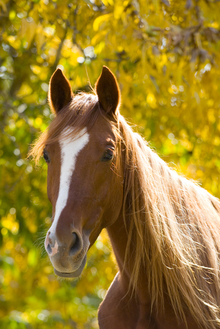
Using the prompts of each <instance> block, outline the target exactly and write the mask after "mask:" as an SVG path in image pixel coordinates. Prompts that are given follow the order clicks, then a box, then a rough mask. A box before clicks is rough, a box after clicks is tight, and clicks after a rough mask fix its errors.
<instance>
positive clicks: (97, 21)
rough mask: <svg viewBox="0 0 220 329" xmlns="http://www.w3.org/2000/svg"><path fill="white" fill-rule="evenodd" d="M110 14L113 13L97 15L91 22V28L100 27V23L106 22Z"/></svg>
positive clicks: (96, 28) (97, 28)
mask: <svg viewBox="0 0 220 329" xmlns="http://www.w3.org/2000/svg"><path fill="white" fill-rule="evenodd" d="M112 16H113V14H112V13H111V14H105V15H102V16H99V17H97V18H96V19H95V20H94V22H93V30H94V31H98V30H99V29H100V27H101V25H102V24H103V23H104V22H108V21H109V20H110V19H111V17H112Z"/></svg>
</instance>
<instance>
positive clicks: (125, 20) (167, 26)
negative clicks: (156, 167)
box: [0, 0, 220, 329]
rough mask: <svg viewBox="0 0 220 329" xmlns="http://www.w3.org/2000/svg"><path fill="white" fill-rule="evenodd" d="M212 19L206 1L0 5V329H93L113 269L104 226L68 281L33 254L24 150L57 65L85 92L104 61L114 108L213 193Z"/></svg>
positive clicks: (43, 122)
mask: <svg viewBox="0 0 220 329" xmlns="http://www.w3.org/2000/svg"><path fill="white" fill-rule="evenodd" d="M219 22H220V5H219V2H218V1H214V0H179V1H174V0H170V1H169V0H161V1H159V0H145V1H144V0H139V1H138V0H133V1H131V0H125V1H121V0H102V1H101V0H78V1H77V0H74V1H71V0H53V1H51V0H34V1H28V0H17V1H14V0H0V41H1V46H0V78H1V79H0V116H1V120H0V131H1V132H0V134H1V135H0V146H1V147H0V156H1V158H0V178H1V179H0V182H1V194H0V217H1V222H0V241H1V254H0V255H1V256H0V263H1V267H0V327H1V328H9V329H17V328H19V329H20V328H30V329H32V328H34V329H35V328H50V327H53V328H54V329H59V328H97V321H96V317H97V316H96V309H97V307H98V304H99V303H100V301H101V299H102V298H103V296H104V293H105V291H106V289H107V288H108V286H109V284H110V282H111V281H112V279H113V277H114V275H115V273H116V266H115V262H114V259H113V256H112V254H111V251H110V246H109V243H108V241H107V236H106V233H104V234H102V235H101V237H100V238H99V239H98V241H97V242H96V244H95V246H94V247H93V248H92V249H91V251H90V252H89V258H88V265H87V268H86V269H85V270H84V273H83V275H82V277H81V278H80V279H79V280H78V281H77V282H76V281H73V282H66V281H60V280H57V278H56V277H55V275H54V274H53V270H52V267H51V265H50V263H49V261H48V258H47V256H46V255H45V252H43V237H44V234H45V232H46V229H47V227H48V226H49V225H50V216H51V208H50V205H49V202H48V200H47V196H46V166H45V165H44V164H43V162H42V164H41V166H40V168H33V163H32V162H31V161H29V160H27V159H26V156H27V153H28V148H29V145H30V144H31V143H32V142H33V140H34V139H35V138H36V136H37V134H38V132H39V131H43V130H44V129H45V128H46V126H47V125H48V123H49V122H50V120H51V114H50V110H49V108H48V105H47V90H48V81H49V78H50V76H51V74H52V73H53V71H54V70H55V68H56V67H57V65H60V66H61V67H62V68H63V69H64V71H65V74H66V75H67V76H68V77H69V78H70V79H72V87H73V90H74V91H75V92H77V91H78V90H86V91H88V90H89V89H90V82H91V85H94V82H95V80H96V79H97V77H98V76H99V74H100V72H101V68H102V65H103V64H104V65H108V66H109V67H110V68H111V69H112V71H113V72H114V73H115V74H116V76H117V78H118V80H119V82H120V87H121V90H122V108H121V112H122V114H124V115H125V116H126V117H127V118H128V119H129V121H130V122H132V123H135V124H136V125H137V128H135V129H136V130H138V131H139V132H140V133H141V134H142V135H143V136H145V138H146V139H147V140H149V141H150V143H151V145H152V146H153V147H155V148H156V150H157V151H158V152H159V154H160V155H161V156H162V157H163V158H164V159H165V160H166V161H167V162H174V163H175V167H176V169H177V170H178V171H179V172H182V173H183V174H185V175H186V176H187V177H189V178H193V179H195V180H197V181H199V182H200V183H201V184H202V185H203V186H204V187H205V188H206V189H208V190H209V191H210V192H211V193H213V194H215V195H216V196H218V197H219V196H220V190H219V174H220V159H219V154H220V134H219V132H220V122H219V105H220V96H219V95H220V90H219V89H220V83H219V73H220V68H219V62H220V41H219V40H220V27H219ZM88 80H89V81H88Z"/></svg>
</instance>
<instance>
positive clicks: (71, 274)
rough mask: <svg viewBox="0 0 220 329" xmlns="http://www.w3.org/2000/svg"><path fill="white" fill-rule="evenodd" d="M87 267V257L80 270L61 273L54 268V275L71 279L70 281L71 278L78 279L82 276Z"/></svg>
mask: <svg viewBox="0 0 220 329" xmlns="http://www.w3.org/2000/svg"><path fill="white" fill-rule="evenodd" d="M85 265H86V256H85V257H84V258H83V261H82V263H81V265H80V266H79V268H78V269H77V270H76V271H72V272H60V271H58V270H56V269H55V268H54V273H55V274H56V275H58V276H60V277H61V278H70V279H71V278H78V277H79V276H80V275H81V273H82V271H83V269H84V267H85Z"/></svg>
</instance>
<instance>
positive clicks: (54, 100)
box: [48, 69, 73, 114]
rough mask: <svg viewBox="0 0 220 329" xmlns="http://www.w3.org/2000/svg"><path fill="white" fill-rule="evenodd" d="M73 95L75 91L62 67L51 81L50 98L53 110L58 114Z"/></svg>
mask: <svg viewBox="0 0 220 329" xmlns="http://www.w3.org/2000/svg"><path fill="white" fill-rule="evenodd" d="M72 97H73V92H72V89H71V86H70V83H69V81H68V79H67V78H66V77H65V75H64V74H63V72H62V70H61V69H57V70H56V71H55V72H54V73H53V75H52V77H51V79H50V83H49V93H48V100H49V104H50V108H51V110H52V112H54V113H55V114H57V113H58V112H59V111H60V110H61V109H62V108H63V107H64V106H65V105H66V104H68V103H69V102H70V101H71V99H72Z"/></svg>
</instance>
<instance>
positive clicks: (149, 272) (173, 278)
mask: <svg viewBox="0 0 220 329" xmlns="http://www.w3.org/2000/svg"><path fill="white" fill-rule="evenodd" d="M100 114H101V115H103V116H104V114H103V111H101V110H100V107H99V105H98V98H97V96H96V95H88V94H80V95H77V96H75V97H74V98H73V100H72V102H71V103H70V104H69V105H67V106H66V108H64V109H63V110H61V111H60V113H59V114H58V115H57V116H56V118H55V119H54V120H53V121H52V123H51V124H50V126H49V129H48V130H46V131H45V132H44V133H43V134H42V135H41V136H40V138H39V139H38V140H37V142H36V143H35V145H34V147H33V148H32V150H31V152H30V155H31V156H33V157H34V158H35V159H36V160H38V159H39V157H40V156H41V155H42V151H43V149H44V147H45V145H47V144H50V143H54V142H56V141H58V139H59V135H60V133H61V131H62V130H63V129H64V128H65V127H66V126H67V125H68V124H71V125H73V124H74V127H76V129H78V128H79V129H80V128H81V127H85V126H87V128H88V129H89V128H90V127H92V126H93V125H94V123H95V121H96V119H97V117H98V116H99V115H100ZM106 119H107V120H108V118H106ZM116 125H118V127H117V128H118V134H117V138H118V143H119V144H120V145H121V147H120V148H119V149H120V150H121V153H122V154H123V155H122V157H123V159H122V162H121V161H119V162H120V163H123V166H124V203H123V215H124V222H125V225H126V227H127V230H128V242H127V248H126V256H125V266H126V264H127V263H128V262H129V257H131V255H132V257H133V266H132V271H131V276H130V288H131V289H132V290H133V291H137V290H138V289H139V280H140V273H141V269H142V270H143V269H144V270H145V271H146V276H145V277H146V278H147V280H148V282H147V283H148V294H149V296H150V298H151V307H152V309H153V308H155V307H156V308H161V307H164V306H165V303H166V301H167V299H168V300H169V302H170V303H171V304H172V307H173V310H174V312H175V314H176V317H177V318H180V319H182V320H185V322H186V316H187V312H188V311H186V310H189V311H190V313H191V314H192V316H193V317H194V319H195V320H196V321H197V322H198V323H199V324H200V325H201V326H202V327H204V328H212V329H214V328H220V308H219V305H220V284H219V282H220V275H219V270H220V268H219V267H220V265H219V252H220V215H219V214H220V202H219V200H218V199H217V198H215V197H213V196H212V195H210V194H209V193H208V192H207V191H206V190H204V189H203V188H201V187H200V186H198V185H196V184H194V183H193V182H191V181H189V180H187V179H185V178H184V177H181V176H179V175H178V174H177V173H176V172H175V171H174V170H172V169H171V168H169V167H168V165H167V164H166V163H165V162H164V161H163V160H162V159H160V158H159V157H158V155H157V154H155V153H154V152H153V151H152V150H151V149H150V148H149V146H148V145H147V143H146V142H145V141H144V140H143V139H142V138H141V137H140V136H139V135H138V134H136V133H134V132H133V131H132V129H131V128H130V127H129V125H128V124H127V123H126V122H125V120H124V118H123V117H122V116H121V115H120V114H117V117H116ZM119 156H120V155H119ZM134 250H135V254H134Z"/></svg>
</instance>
